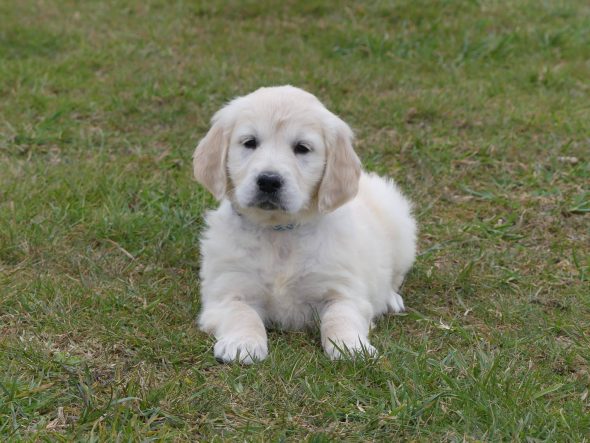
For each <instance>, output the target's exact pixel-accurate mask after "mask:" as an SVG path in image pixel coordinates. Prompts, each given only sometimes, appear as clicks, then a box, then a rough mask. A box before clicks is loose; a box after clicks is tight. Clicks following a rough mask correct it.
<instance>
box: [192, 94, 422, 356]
mask: <svg viewBox="0 0 590 443" xmlns="http://www.w3.org/2000/svg"><path fill="white" fill-rule="evenodd" d="M352 141H353V134H352V131H351V129H350V128H349V126H348V125H347V124H346V123H345V122H343V121H342V120H341V119H340V118H338V117H337V116H336V115H334V114H333V113H331V112H330V111H328V110H327V109H326V108H325V107H324V106H323V105H322V103H320V101H319V100H318V99H317V98H316V97H315V96H313V95H312V94H309V93H307V92H305V91H303V90H301V89H298V88H295V87H292V86H280V87H269V88H261V89H258V90H256V91H255V92H253V93H251V94H249V95H246V96H244V97H238V98H236V99H234V100H232V101H231V102H230V103H229V104H227V105H226V106H225V107H223V108H222V109H221V110H220V111H218V112H217V113H216V114H215V115H214V117H213V119H212V126H211V129H210V130H209V132H208V133H207V135H206V136H205V137H204V138H203V139H202V140H201V142H200V143H199V145H198V146H197V148H196V150H195V154H194V174H195V177H196V179H197V180H198V181H199V182H200V183H201V184H202V185H204V186H205V187H206V188H207V189H208V190H209V191H210V192H211V193H212V194H213V195H214V196H215V197H216V198H217V199H218V200H220V201H221V203H220V206H219V208H218V209H216V210H214V211H210V212H209V213H208V214H207V216H206V221H207V225H208V227H207V229H206V230H205V232H204V234H203V236H202V239H201V254H202V266H201V295H202V311H201V313H200V316H199V326H200V327H201V329H203V330H204V331H206V332H209V333H212V334H214V335H215V337H216V339H217V342H216V343H215V347H214V354H215V357H216V358H217V359H218V360H221V361H224V362H231V361H240V362H242V363H252V362H254V361H256V360H263V359H264V358H265V357H266V356H267V353H268V346H267V336H266V329H265V325H267V326H268V325H273V326H275V327H278V328H280V329H301V328H305V327H307V326H311V325H314V324H316V321H317V319H318V318H319V321H320V333H321V341H322V346H323V348H324V350H325V352H326V353H327V355H328V356H329V357H330V358H332V359H338V358H342V356H343V355H345V354H347V353H351V354H352V355H355V354H356V355H358V354H359V353H360V354H362V355H373V354H375V353H376V350H375V348H374V347H373V346H371V344H370V343H369V339H368V334H369V327H370V325H371V322H372V320H373V319H374V318H376V317H378V316H379V315H381V314H384V313H386V312H388V311H390V312H400V311H403V309H404V304H403V300H402V298H401V296H400V295H399V294H398V292H397V291H398V290H399V287H400V285H401V283H402V282H403V279H404V276H405V274H406V273H407V272H408V270H409V269H410V267H411V266H412V263H413V262H414V258H415V253H416V223H415V221H414V219H413V217H412V215H411V205H410V203H409V202H408V200H407V199H406V198H405V197H404V196H403V195H402V194H401V192H400V191H399V190H398V189H397V187H396V186H395V184H394V182H393V181H392V180H390V179H384V178H381V177H379V176H377V175H375V174H368V173H365V172H362V171H361V164H360V161H359V158H358V157H357V155H356V154H355V152H354V150H353V147H352Z"/></svg>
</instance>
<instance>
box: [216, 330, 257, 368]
mask: <svg viewBox="0 0 590 443" xmlns="http://www.w3.org/2000/svg"><path fill="white" fill-rule="evenodd" d="M213 354H214V355H215V358H216V359H217V361H219V362H220V363H231V362H234V361H235V362H238V363H243V364H245V365H250V364H252V363H254V362H257V361H262V360H264V359H265V358H266V356H267V355H268V347H267V345H266V338H263V337H256V336H241V337H234V336H225V337H221V338H220V339H219V340H217V343H215V346H214V348H213Z"/></svg>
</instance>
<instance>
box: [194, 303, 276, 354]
mask: <svg viewBox="0 0 590 443" xmlns="http://www.w3.org/2000/svg"><path fill="white" fill-rule="evenodd" d="M200 325H201V328H202V329H203V330H205V331H208V332H213V334H214V335H215V337H216V338H217V342H216V343H215V347H214V348H213V353H214V354H215V358H216V359H217V360H219V361H222V362H224V363H230V362H233V361H238V362H240V363H244V364H251V363H254V362H255V361H261V360H264V359H265V358H266V356H267V354H268V347H267V340H266V329H265V328H264V324H263V322H262V319H261V318H260V315H258V312H256V310H255V309H254V308H252V307H251V306H249V305H248V304H246V303H244V302H242V301H238V300H233V301H230V302H226V303H218V304H217V303H216V304H215V305H214V306H207V307H206V308H205V309H203V312H202V313H201V316H200Z"/></svg>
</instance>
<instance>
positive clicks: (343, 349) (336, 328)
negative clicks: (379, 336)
mask: <svg viewBox="0 0 590 443" xmlns="http://www.w3.org/2000/svg"><path fill="white" fill-rule="evenodd" d="M363 308H365V309H363ZM365 310H366V307H363V306H358V305H357V304H355V303H353V302H352V301H349V300H337V301H332V302H331V303H330V304H329V305H328V306H327V307H326V308H325V309H324V311H323V312H322V314H321V317H320V331H321V336H322V346H323V347H324V351H326V354H328V357H330V359H332V360H339V359H341V358H342V357H343V356H346V355H347V354H348V353H349V354H350V356H351V357H355V356H364V355H375V354H376V353H377V350H376V349H375V348H374V347H373V346H371V343H369V324H370V318H371V317H370V315H369V314H367V313H366V312H364V311H365Z"/></svg>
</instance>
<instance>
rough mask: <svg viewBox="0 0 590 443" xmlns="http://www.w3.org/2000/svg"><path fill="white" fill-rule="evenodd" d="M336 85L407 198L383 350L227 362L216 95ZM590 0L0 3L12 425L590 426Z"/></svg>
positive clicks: (1, 305) (350, 433)
mask: <svg viewBox="0 0 590 443" xmlns="http://www.w3.org/2000/svg"><path fill="white" fill-rule="evenodd" d="M286 83H290V84H294V85H297V86H300V87H303V88H305V89H307V90H309V91H310V92H312V93H314V94H315V95H317V96H318V97H319V98H320V99H321V100H322V101H324V102H325V103H326V104H327V106H328V107H329V108H330V109H332V110H333V111H334V112H336V113H337V114H339V115H340V116H341V117H342V118H343V119H344V120H345V121H347V122H348V123H349V124H350V125H351V126H352V127H353V128H354V130H355V133H356V136H357V143H356V149H357V152H358V153H359V155H360V157H361V158H362V160H363V163H364V165H365V167H366V168H367V169H369V170H373V171H377V172H379V173H382V174H387V175H390V176H392V177H394V178H395V179H396V180H397V182H398V183H399V185H400V186H401V188H402V189H403V190H404V191H405V192H406V193H407V194H408V195H409V196H410V197H411V198H412V199H413V200H414V201H415V214H416V216H417V219H418V220H419V225H420V236H419V248H420V255H419V257H418V259H417V262H416V265H415V267H414V269H413V271H412V272H411V274H410V275H409V277H408V279H407V281H406V283H405V285H404V288H403V294H404V298H405V301H406V305H407V306H408V307H409V311H408V313H407V314H406V315H402V316H391V317H387V318H383V319H381V320H380V321H379V322H378V323H377V326H376V328H375V329H374V330H373V332H372V335H371V337H372V342H373V344H374V345H375V346H376V347H377V348H378V349H379V350H380V351H381V355H380V358H378V359H375V360H369V361H343V362H330V361H328V360H327V359H326V357H325V356H324V355H323V353H322V350H321V347H320V345H319V338H318V334H317V333H313V332H311V333H304V332H279V331H274V332H271V333H270V336H269V344H270V355H269V358H268V359H267V360H265V361H264V362H262V363H259V364H257V365H254V366H248V367H244V366H240V365H220V364H219V363H217V362H216V361H215V359H214V357H213V353H212V346H213V341H212V339H211V337H209V336H207V335H205V334H203V333H201V332H200V331H199V330H198V329H197V328H196V327H195V324H194V319H195V317H196V315H197V313H198V311H199V280H198V270H199V247H198V238H199V233H200V232H201V230H202V228H203V214H204V211H205V210H206V209H207V208H210V207H214V206H215V202H214V200H213V198H212V197H211V196H210V195H208V194H207V192H206V191H204V190H203V189H201V188H200V187H199V186H198V185H197V184H196V183H195V182H194V181H193V179H192V177H191V174H192V167H191V155H192V151H193V149H194V147H195V145H196V144H197V142H198V141H199V139H200V137H202V136H203V135H204V134H205V132H206V131H207V128H208V121H209V118H210V117H211V116H212V114H213V113H214V112H215V111H216V110H217V109H218V108H219V107H220V106H221V105H222V104H223V103H224V102H226V101H227V100H229V99H230V98H232V97H234V96H236V95H240V94H245V93H248V92H250V91H252V90H254V89H256V88H257V87H259V86H262V85H276V84H286ZM589 164H590V4H589V3H588V1H587V0H546V1H533V0H515V1H508V0H481V1H478V0H471V1H468V0H465V1H458V0H447V1H425V0H420V1H412V0H400V1H395V2H394V1H391V2H388V1H371V2H349V3H348V6H344V5H343V2H332V3H330V2H322V1H318V0H311V1H301V2H297V1H291V0H288V1H285V2H271V1H266V0H265V1H235V0H229V1H217V2H185V1H164V0H158V1H154V0H149V1H139V0H133V1H127V2H122V1H85V2H80V1H70V0H64V1H56V0H43V1H32V0H26V1H19V2H17V1H3V2H0V440H3V441H71V440H81V441H111V440H112V441H149V440H175V441H183V440H191V441H195V440H206V441H211V440H213V441H226V440H236V441H252V440H253V441H301V440H306V441H309V442H327V441H342V440H347V441H372V440H373V441H400V440H411V441H501V440H502V441H531V442H533V441H560V442H564V441H572V442H581V441H590V394H589V390H590V282H589V281H590V166H589Z"/></svg>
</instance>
